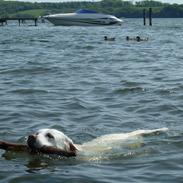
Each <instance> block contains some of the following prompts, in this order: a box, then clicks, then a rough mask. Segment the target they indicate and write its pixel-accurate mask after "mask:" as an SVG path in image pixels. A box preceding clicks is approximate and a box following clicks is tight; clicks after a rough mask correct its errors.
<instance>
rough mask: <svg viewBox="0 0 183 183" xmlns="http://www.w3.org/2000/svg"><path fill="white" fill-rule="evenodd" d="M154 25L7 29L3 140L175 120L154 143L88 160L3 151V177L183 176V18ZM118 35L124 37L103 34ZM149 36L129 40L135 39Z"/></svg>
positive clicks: (1, 62)
mask: <svg viewBox="0 0 183 183" xmlns="http://www.w3.org/2000/svg"><path fill="white" fill-rule="evenodd" d="M153 23H154V25H153V27H149V26H146V27H144V26H142V20H138V19H126V20H125V22H124V25H123V26H122V27H115V26H114V27H54V26H52V25H50V24H49V25H47V24H46V25H41V24H40V25H39V26H38V27H32V26H31V27H29V26H27V25H25V26H22V27H18V26H17V25H8V26H5V27H0V124H1V125H0V139H4V140H9V141H14V142H17V141H18V142H24V141H25V137H26V136H27V135H28V134H29V133H31V132H34V131H36V130H38V129H40V128H56V129H58V130H61V131H63V132H64V133H66V134H67V135H68V136H69V137H71V138H72V139H73V140H74V141H75V142H77V143H82V142H86V141H88V140H91V139H93V138H95V137H98V136H100V135H103V134H109V133H118V132H129V131H133V130H136V129H153V128H160V127H168V128H169V129H170V130H169V132H168V133H166V134H162V135H159V136H153V137H149V138H146V140H145V142H144V146H142V147H140V148H137V149H131V151H127V152H126V151H124V152H121V153H119V154H118V153H116V154H113V155H111V156H110V158H109V159H105V160H102V159H100V158H99V159H96V160H92V161H91V160H90V161H82V160H78V159H77V158H76V159H75V158H69V159H62V158H57V157H54V158H49V157H42V156H32V155H27V154H19V153H4V151H2V150H0V182H2V183H3V182H11V183H14V182H16V183H19V182H49V181H50V182H66V181H67V182H108V183H111V182H141V183H142V182H144V183H147V182H160V183H162V182H171V183H172V182H182V169H183V154H182V152H183V142H182V140H183V126H182V120H183V92H182V91H183V52H182V50H183V20H182V19H155V20H154V22H153ZM104 35H107V36H111V37H113V36H115V37H116V41H115V42H105V41H103V36H104ZM127 35H129V36H136V35H140V36H142V37H149V41H147V42H140V43H137V42H127V41H126V40H125V37H126V36H127Z"/></svg>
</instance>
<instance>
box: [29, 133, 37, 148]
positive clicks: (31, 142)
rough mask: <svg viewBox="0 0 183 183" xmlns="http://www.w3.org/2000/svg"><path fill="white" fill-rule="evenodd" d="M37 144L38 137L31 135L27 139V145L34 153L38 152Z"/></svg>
mask: <svg viewBox="0 0 183 183" xmlns="http://www.w3.org/2000/svg"><path fill="white" fill-rule="evenodd" d="M35 143H36V135H29V136H28V139H27V145H28V146H29V148H30V149H31V150H34V151H35V150H36V146H35Z"/></svg>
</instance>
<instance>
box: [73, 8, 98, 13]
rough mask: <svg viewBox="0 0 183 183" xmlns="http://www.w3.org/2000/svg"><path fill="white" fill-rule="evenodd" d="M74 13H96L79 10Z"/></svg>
mask: <svg viewBox="0 0 183 183" xmlns="http://www.w3.org/2000/svg"><path fill="white" fill-rule="evenodd" d="M76 13H97V12H96V11H94V10H85V9H80V10H78V11H76Z"/></svg>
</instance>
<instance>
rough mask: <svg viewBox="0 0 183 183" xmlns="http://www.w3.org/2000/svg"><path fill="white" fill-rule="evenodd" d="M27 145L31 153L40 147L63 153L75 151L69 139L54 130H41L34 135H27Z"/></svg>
mask: <svg viewBox="0 0 183 183" xmlns="http://www.w3.org/2000/svg"><path fill="white" fill-rule="evenodd" d="M27 144H28V146H29V148H30V149H31V150H33V151H36V150H38V149H41V148H42V147H54V148H58V149H62V150H63V151H65V152H75V151H76V150H77V149H76V147H75V146H74V144H73V142H72V140H71V139H70V138H69V137H67V136H66V135H65V134H64V133H62V132H60V131H58V130H55V129H41V130H39V131H37V132H36V133H35V134H32V135H29V136H28V139H27Z"/></svg>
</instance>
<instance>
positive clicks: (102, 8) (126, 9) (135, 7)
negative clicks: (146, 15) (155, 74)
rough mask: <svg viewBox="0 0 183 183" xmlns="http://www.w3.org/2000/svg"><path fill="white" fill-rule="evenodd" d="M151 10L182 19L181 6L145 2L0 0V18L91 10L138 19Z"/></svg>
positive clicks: (164, 15) (167, 16)
mask: <svg viewBox="0 0 183 183" xmlns="http://www.w3.org/2000/svg"><path fill="white" fill-rule="evenodd" d="M149 7H152V8H153V17H157V18H160V17H161V18H183V5H178V4H168V3H161V2H159V1H152V0H146V1H141V2H136V3H135V4H133V3H132V2H131V1H123V0H102V1H99V2H91V1H90V2H83V1H81V2H78V1H77V2H61V3H29V2H18V1H3V0H0V17H20V16H26V17H37V16H43V15H46V14H52V13H66V12H74V11H76V10H78V9H82V8H83V9H92V10H96V11H98V12H102V13H109V14H113V15H115V16H117V17H126V18H139V17H142V10H143V9H145V8H149Z"/></svg>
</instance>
